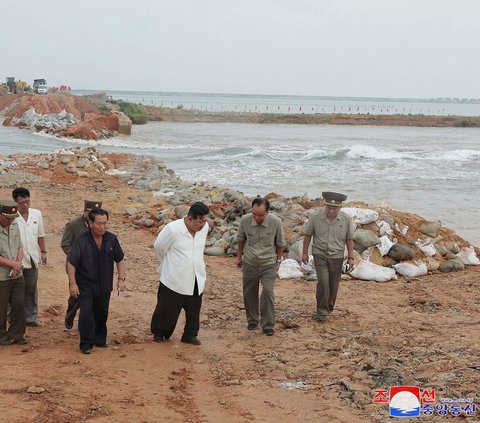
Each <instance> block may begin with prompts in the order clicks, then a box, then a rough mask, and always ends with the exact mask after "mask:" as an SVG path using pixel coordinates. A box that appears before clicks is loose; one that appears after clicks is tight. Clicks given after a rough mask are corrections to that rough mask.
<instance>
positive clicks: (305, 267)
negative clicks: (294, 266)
mask: <svg viewBox="0 0 480 423" xmlns="http://www.w3.org/2000/svg"><path fill="white" fill-rule="evenodd" d="M300 267H301V269H302V270H304V271H305V272H307V273H312V272H315V264H314V261H313V256H312V255H310V256H308V263H307V264H305V263H304V262H303V261H302V262H301V263H300Z"/></svg>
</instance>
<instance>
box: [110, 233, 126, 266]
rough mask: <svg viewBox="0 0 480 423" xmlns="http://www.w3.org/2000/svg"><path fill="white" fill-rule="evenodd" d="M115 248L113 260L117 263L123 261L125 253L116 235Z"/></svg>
mask: <svg viewBox="0 0 480 423" xmlns="http://www.w3.org/2000/svg"><path fill="white" fill-rule="evenodd" d="M113 249H114V251H113V252H114V254H113V260H114V261H115V263H119V262H121V261H122V260H123V258H124V257H125V254H124V253H123V250H122V247H121V246H120V241H119V240H118V238H117V237H115V241H114V247H113Z"/></svg>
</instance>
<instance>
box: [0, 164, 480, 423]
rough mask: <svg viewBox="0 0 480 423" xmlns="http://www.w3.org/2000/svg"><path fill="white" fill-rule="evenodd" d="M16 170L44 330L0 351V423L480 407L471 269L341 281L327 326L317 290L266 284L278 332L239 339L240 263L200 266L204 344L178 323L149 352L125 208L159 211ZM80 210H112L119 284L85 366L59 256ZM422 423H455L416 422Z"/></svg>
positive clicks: (145, 266)
mask: <svg viewBox="0 0 480 423" xmlns="http://www.w3.org/2000/svg"><path fill="white" fill-rule="evenodd" d="M107 157H108V159H109V160H110V161H111V162H112V163H114V164H115V167H128V166H131V164H132V163H131V158H129V157H127V156H123V155H108V156H107ZM15 172H17V173H16V175H15V178H14V179H12V186H11V187H6V186H5V185H3V187H2V188H0V198H9V197H10V193H11V188H12V187H13V186H16V185H18V184H19V183H20V182H21V181H24V179H22V177H23V176H28V177H30V175H31V173H35V174H36V175H37V176H39V177H41V178H42V179H41V180H40V181H36V182H35V181H34V182H29V183H28V187H29V188H30V190H31V194H32V196H31V198H32V207H35V208H38V209H40V210H42V212H43V215H44V220H45V227H46V233H47V235H46V240H47V250H48V264H47V266H43V267H42V268H41V269H40V277H39V323H40V326H39V327H38V328H28V329H27V336H28V338H29V343H28V344H27V345H25V346H20V345H12V346H8V347H0V348H1V351H0V354H1V358H2V365H1V366H0V380H1V381H2V383H1V384H0V408H1V410H2V411H1V413H2V414H1V421H2V423H17V422H22V423H23V422H27V421H28V422H37V423H67V422H68V423H70V422H80V421H92V422H98V423H106V422H116V423H117V422H125V423H127V422H128V423H130V422H145V423H157V422H172V423H177V422H178V423H183V422H191V423H217V422H218V423H220V422H232V423H250V422H258V423H260V422H261V423H274V422H275V423H277V422H278V423H292V422H319V423H337V422H341V423H355V422H375V423H383V422H386V421H389V417H388V405H387V404H374V403H373V399H374V391H375V389H388V388H389V387H390V386H402V385H413V386H419V387H420V388H421V389H429V390H430V389H435V392H436V399H437V404H438V403H439V399H440V398H442V397H447V398H454V397H456V398H462V397H465V398H473V399H474V401H475V402H476V403H477V406H478V402H479V397H478V380H479V369H480V362H479V357H480V341H479V340H480V320H479V313H478V304H479V303H480V290H479V289H478V281H479V276H480V266H471V267H469V268H468V269H467V270H465V271H461V272H457V273H448V274H440V273H433V274H429V275H427V276H424V277H422V278H414V279H407V278H399V279H398V280H395V281H392V282H389V283H385V284H376V283H372V282H365V281H358V280H349V281H343V282H342V283H341V285H340V290H339V294H338V298H337V304H336V308H335V310H334V312H333V313H332V315H331V316H330V317H331V318H330V319H328V320H327V321H326V322H324V323H322V324H319V323H317V322H316V321H315V320H314V315H315V314H314V304H315V282H312V281H304V280H277V281H276V286H275V297H276V317H277V324H276V328H275V329H276V333H275V336H273V337H266V336H264V335H262V333H261V331H259V330H257V331H248V330H247V328H246V321H245V310H244V307H243V301H242V289H241V285H242V282H241V280H242V276H241V272H240V271H239V270H238V269H237V268H236V266H235V260H234V259H233V258H229V257H206V262H207V273H208V279H207V287H206V291H205V293H204V299H203V306H202V313H201V330H200V334H199V337H200V339H201V340H202V345H201V346H198V347H197V346H192V345H187V344H182V343H180V342H179V339H180V336H181V332H182V327H183V323H184V319H183V315H182V316H181V319H180V321H179V324H178V326H177V329H176V331H175V333H174V335H173V337H172V339H171V340H169V341H168V342H165V343H161V344H158V343H155V342H153V341H152V336H151V334H150V333H149V322H150V318H151V314H152V312H153V309H154V306H155V302H156V289H157V287H158V273H157V271H156V268H157V265H158V263H157V261H156V259H155V257H154V253H153V248H152V245H153V242H154V239H155V234H154V233H151V232H149V231H148V230H144V229H142V228H139V227H137V226H135V225H133V224H132V219H131V218H130V217H129V216H128V215H127V214H126V212H125V210H126V208H128V207H131V206H132V205H135V204H136V201H137V200H136V199H137V198H139V196H142V197H144V198H145V203H144V207H145V209H148V210H151V209H157V210H162V209H164V208H165V207H168V202H167V201H166V200H165V199H164V198H162V197H154V196H151V195H147V192H146V191H145V190H140V189H136V188H132V186H131V185H130V184H129V183H128V181H127V182H122V180H120V179H118V178H117V177H114V176H109V175H106V174H102V175H99V176H97V177H96V179H95V180H94V183H92V179H89V178H80V177H76V176H75V175H74V174H68V175H67V174H65V173H64V172H61V173H60V174H59V173H55V172H53V173H52V172H51V171H45V170H42V169H39V168H37V167H35V166H31V165H30V164H28V163H27V164H26V165H25V166H24V165H22V164H20V165H19V168H18V169H17V170H15ZM22 175H23V176H22ZM28 180H30V181H31V179H28ZM22 183H23V182H22ZM85 198H101V199H102V200H103V202H104V206H105V207H106V208H107V209H108V210H109V211H110V212H111V215H110V222H109V225H110V230H111V231H112V232H114V233H116V234H117V235H118V236H119V239H120V242H121V244H122V246H123V248H124V250H125V253H126V260H127V287H128V288H127V292H126V293H125V295H122V296H120V297H117V296H116V295H115V296H113V297H112V300H111V306H110V316H109V322H108V328H109V342H110V345H111V346H110V348H108V349H106V350H100V349H95V350H94V351H93V353H92V354H91V355H90V356H83V355H82V354H80V352H79V349H78V342H79V339H78V336H79V335H78V331H77V330H76V327H75V328H74V329H73V330H71V331H67V330H65V329H64V326H63V320H64V313H65V306H66V297H67V279H66V275H65V270H64V269H65V267H64V266H65V257H64V254H63V252H62V251H61V249H60V248H59V244H60V238H61V235H62V230H63V226H64V224H65V222H66V221H68V220H69V219H71V218H72V217H74V216H76V215H78V214H79V213H80V211H81V206H82V204H83V200H84V199H85ZM29 388H30V389H29ZM34 388H37V389H34ZM38 388H39V389H38ZM476 419H477V418H476V417H466V416H463V418H462V419H460V420H461V421H466V422H472V423H473V422H474V421H476ZM427 420H428V421H429V422H430V421H439V422H440V421H442V422H444V421H452V422H453V421H458V418H457V417H452V416H446V417H440V416H438V415H437V414H435V416H433V417H428V418H420V419H419V420H418V421H427Z"/></svg>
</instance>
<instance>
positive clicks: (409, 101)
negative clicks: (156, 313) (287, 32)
mask: <svg viewBox="0 0 480 423" xmlns="http://www.w3.org/2000/svg"><path fill="white" fill-rule="evenodd" d="M98 92H105V93H106V94H107V95H109V96H111V97H112V99H114V100H120V99H121V100H124V101H128V102H132V103H141V104H144V105H146V106H163V107H169V108H181V109H188V110H203V111H212V112H257V113H304V114H315V113H346V114H357V113H365V114H375V115H396V114H399V115H408V114H411V115H438V116H448V115H453V116H479V115H480V99H467V98H463V99H460V98H437V99H416V98H371V97H321V96H298V95H254V94H212V93H181V92H153V91H102V90H74V91H72V93H73V94H77V95H84V94H94V93H98Z"/></svg>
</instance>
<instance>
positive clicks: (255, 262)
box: [237, 197, 285, 336]
mask: <svg viewBox="0 0 480 423" xmlns="http://www.w3.org/2000/svg"><path fill="white" fill-rule="evenodd" d="M269 208H270V203H269V202H268V200H265V199H263V198H260V197H257V198H255V199H254V200H253V202H252V213H249V214H246V215H245V216H243V217H242V220H241V222H240V228H239V230H238V235H237V237H238V254H237V267H238V268H241V267H243V301H244V304H245V311H246V313H247V320H248V326H247V328H248V329H249V330H254V329H255V328H256V327H257V326H258V322H259V320H260V324H261V326H262V330H263V333H264V334H265V335H267V336H272V335H273V334H274V333H275V330H274V328H273V327H274V325H275V298H274V294H273V284H274V282H275V277H276V275H277V267H278V264H279V263H280V262H281V261H282V254H283V248H284V247H285V237H284V235H283V227H282V222H281V220H280V219H279V218H278V217H277V216H275V215H271V214H269V213H268V211H269ZM242 256H243V257H242ZM260 281H261V282H262V286H263V289H262V294H261V296H260V316H261V318H260V319H259V303H258V289H259V284H260Z"/></svg>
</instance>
